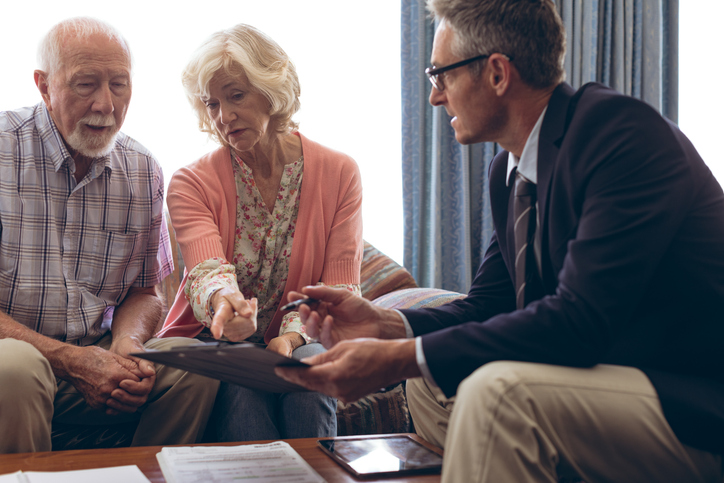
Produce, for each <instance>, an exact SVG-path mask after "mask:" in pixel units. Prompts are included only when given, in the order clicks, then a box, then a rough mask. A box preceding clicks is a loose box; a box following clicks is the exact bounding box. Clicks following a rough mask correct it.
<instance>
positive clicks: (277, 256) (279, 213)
mask: <svg viewBox="0 0 724 483" xmlns="http://www.w3.org/2000/svg"><path fill="white" fill-rule="evenodd" d="M232 163H233V168H234V179H235V181H236V200H237V207H238V208H237V210H236V212H237V213H236V240H235V242H234V257H233V260H231V261H227V260H224V259H222V258H210V259H208V260H205V261H203V262H201V263H199V264H198V265H197V266H196V267H194V268H193V269H192V270H191V271H190V272H189V275H188V280H187V283H186V288H185V294H186V298H187V299H188V301H189V304H190V305H191V308H192V309H193V312H194V316H195V317H196V320H198V321H199V322H201V323H202V324H203V325H204V326H205V327H210V325H211V315H210V311H209V308H210V306H209V301H210V299H211V295H213V293H214V292H216V291H217V290H220V289H222V288H225V287H237V286H238V288H239V291H240V292H241V293H242V295H244V298H245V299H251V298H253V297H256V298H257V301H258V313H257V330H256V332H255V333H254V334H253V335H251V336H250V337H248V338H247V339H246V340H248V341H250V342H261V343H263V342H264V334H265V333H266V330H267V328H268V327H269V324H271V322H272V319H273V318H274V314H275V313H276V310H277V307H278V306H279V305H280V304H281V303H282V296H283V294H284V288H285V285H286V282H287V276H288V273H289V259H290V257H291V255H292V241H293V239H294V229H295V226H296V221H297V214H298V213H299V193H300V191H301V187H302V174H303V172H304V156H302V157H300V158H299V159H298V160H297V161H295V162H294V163H291V164H288V165H286V166H285V167H284V172H283V174H282V179H281V182H280V183H279V193H278V194H277V198H276V202H275V204H274V208H273V210H272V211H271V212H270V211H269V210H268V209H267V207H266V205H265V204H264V200H263V199H262V197H261V194H260V193H259V190H258V189H257V187H256V183H255V182H254V177H253V175H252V171H251V168H249V167H248V166H246V164H244V162H243V161H242V160H241V158H239V157H238V156H237V155H236V153H234V152H233V151H232ZM336 287H345V288H347V289H348V290H350V291H352V292H354V293H356V294H358V295H359V294H360V288H359V285H352V284H350V285H336ZM287 332H297V333H299V334H301V335H302V337H304V339H305V341H307V342H309V337H307V335H306V334H305V327H304V326H303V325H302V323H301V320H300V318H299V312H289V313H287V314H285V315H284V318H283V319H282V323H281V327H280V329H279V335H282V334H285V333H287Z"/></svg>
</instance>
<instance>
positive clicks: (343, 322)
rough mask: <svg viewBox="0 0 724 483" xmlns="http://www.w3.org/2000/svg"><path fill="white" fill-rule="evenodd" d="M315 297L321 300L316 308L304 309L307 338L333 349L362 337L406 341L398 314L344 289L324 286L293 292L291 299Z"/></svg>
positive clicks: (302, 314) (303, 307)
mask: <svg viewBox="0 0 724 483" xmlns="http://www.w3.org/2000/svg"><path fill="white" fill-rule="evenodd" d="M305 297H311V298H314V299H317V300H319V301H320V302H319V303H318V304H315V305H314V306H313V307H310V306H308V305H301V306H300V307H299V309H298V310H299V317H300V319H301V321H302V324H304V325H305V326H306V327H307V335H309V336H310V337H314V338H317V339H319V342H321V343H322V345H323V346H324V347H325V348H327V349H329V348H331V347H333V346H334V345H335V344H336V343H338V342H340V341H342V340H348V339H357V338H361V337H374V338H378V339H396V338H402V337H405V336H406V334H405V327H404V324H403V322H402V318H401V317H400V315H399V314H398V313H397V312H395V311H394V310H389V309H383V308H381V307H377V306H375V305H373V304H372V303H370V302H369V301H368V300H366V299H364V298H362V297H359V296H357V295H354V294H353V293H352V292H350V291H349V290H345V289H343V288H331V287H326V286H323V285H318V286H309V287H304V288H303V289H302V292H301V293H300V292H289V295H288V299H289V301H290V302H293V301H294V300H297V299H301V298H305Z"/></svg>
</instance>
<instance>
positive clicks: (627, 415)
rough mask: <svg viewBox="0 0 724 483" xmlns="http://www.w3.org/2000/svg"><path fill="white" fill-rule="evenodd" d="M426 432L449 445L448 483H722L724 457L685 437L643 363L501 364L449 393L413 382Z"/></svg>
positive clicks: (420, 429)
mask: <svg viewBox="0 0 724 483" xmlns="http://www.w3.org/2000/svg"><path fill="white" fill-rule="evenodd" d="M407 397H408V402H409V406H410V412H411V414H412V419H413V422H414V424H415V428H416V430H417V433H418V434H419V435H420V436H422V437H423V438H425V439H426V440H427V441H429V442H431V443H433V444H436V445H438V446H440V447H444V449H445V458H444V462H443V473H442V481H443V482H466V483H467V482H495V483H507V482H511V483H519V482H538V481H541V482H551V483H555V482H558V480H559V478H561V477H566V478H576V477H578V478H582V479H583V480H584V481H586V483H597V482H612V483H613V482H615V483H623V482H638V483H641V482H677V483H684V482H717V483H719V482H722V481H723V479H722V476H723V474H722V459H721V457H720V456H718V455H714V454H711V453H707V452H705V451H701V450H697V449H694V448H691V447H689V446H686V445H684V444H682V443H680V442H679V440H678V439H677V438H676V436H675V435H674V433H673V431H672V430H671V428H670V427H669V425H668V423H667V422H666V419H665V418H664V415H663V412H662V410H661V404H660V403H659V400H658V397H657V395H656V392H655V390H654V388H653V386H652V385H651V383H650V382H649V380H648V378H647V377H646V376H645V375H644V374H643V373H642V372H641V371H639V370H638V369H634V368H630V367H621V366H610V365H598V366H596V367H594V368H590V369H581V368H571V367H561V366H551V365H546V364H531V363H524V362H509V361H501V362H493V363H489V364H486V365H484V366H482V367H481V368H479V369H478V370H476V371H475V372H474V373H473V374H471V375H470V377H468V378H467V379H465V380H464V381H463V382H462V384H461V385H460V387H459V388H458V392H457V395H456V396H455V397H454V398H452V399H448V398H446V397H445V396H444V395H443V394H442V392H441V391H440V390H439V389H438V388H436V387H434V386H431V385H429V384H428V383H427V382H426V381H425V380H424V379H422V378H417V379H411V380H409V381H407Z"/></svg>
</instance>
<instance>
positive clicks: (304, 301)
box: [282, 298, 319, 310]
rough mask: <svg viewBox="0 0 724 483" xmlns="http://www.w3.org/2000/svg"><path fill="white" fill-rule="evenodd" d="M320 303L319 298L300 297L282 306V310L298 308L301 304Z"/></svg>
mask: <svg viewBox="0 0 724 483" xmlns="http://www.w3.org/2000/svg"><path fill="white" fill-rule="evenodd" d="M317 303H319V300H317V299H312V298H306V299H299V300H295V301H294V302H290V303H288V304H286V305H285V306H283V307H282V310H294V309H298V308H299V306H300V305H302V304H306V305H312V304H317Z"/></svg>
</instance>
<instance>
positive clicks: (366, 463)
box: [319, 436, 442, 476]
mask: <svg viewBox="0 0 724 483" xmlns="http://www.w3.org/2000/svg"><path fill="white" fill-rule="evenodd" d="M319 445H320V446H321V447H322V449H324V450H325V452H327V453H328V454H329V455H330V456H332V458H334V459H335V460H336V461H337V462H338V463H340V464H341V465H342V466H344V467H345V468H346V469H347V470H349V471H350V472H352V473H353V474H355V475H357V476H373V475H379V474H397V475H402V474H414V473H433V472H439V471H440V469H441V468H442V456H440V455H439V454H437V453H435V452H434V451H431V450H429V449H428V448H426V447H424V446H423V445H421V444H420V443H418V442H417V441H415V440H413V439H411V438H410V437H408V436H392V437H381V438H359V439H328V440H320V441H319Z"/></svg>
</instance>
